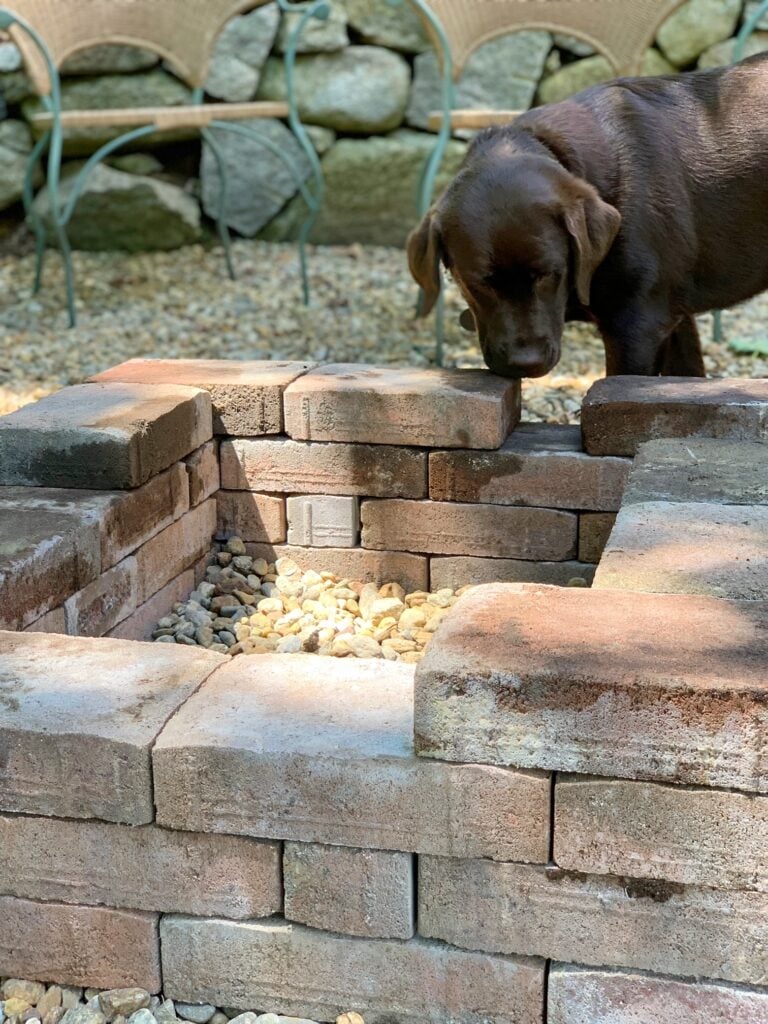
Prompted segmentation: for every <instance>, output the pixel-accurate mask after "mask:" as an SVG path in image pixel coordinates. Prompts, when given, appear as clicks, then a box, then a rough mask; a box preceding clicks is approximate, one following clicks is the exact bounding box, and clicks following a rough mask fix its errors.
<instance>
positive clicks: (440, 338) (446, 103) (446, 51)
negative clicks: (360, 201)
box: [387, 0, 455, 366]
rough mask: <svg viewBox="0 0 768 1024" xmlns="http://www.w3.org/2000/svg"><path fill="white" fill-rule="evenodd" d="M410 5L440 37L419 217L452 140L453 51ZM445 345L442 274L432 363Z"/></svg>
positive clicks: (428, 16) (437, 25) (434, 20)
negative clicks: (438, 110)
mask: <svg viewBox="0 0 768 1024" xmlns="http://www.w3.org/2000/svg"><path fill="white" fill-rule="evenodd" d="M387 2H388V3H389V4H390V5H391V6H392V7H397V6H399V5H400V4H402V2H403V0H387ZM408 2H409V3H410V4H411V6H412V7H415V8H416V9H417V11H418V12H419V13H420V14H421V16H422V17H423V18H424V19H425V20H426V21H427V22H428V23H429V24H430V26H431V28H432V30H433V32H434V35H435V38H436V39H438V40H439V43H440V52H439V53H438V61H439V63H440V65H441V106H442V115H443V119H442V123H441V125H440V131H439V132H438V133H437V139H436V141H435V147H434V149H433V150H432V152H431V153H430V155H429V157H428V158H427V161H426V163H425V164H424V167H423V168H422V172H421V176H420V178H419V184H418V187H417V194H416V208H417V210H418V215H419V217H423V216H424V215H425V214H426V212H427V211H428V210H429V207H430V206H431V204H432V198H433V196H434V192H435V184H436V182H437V176H438V174H439V173H440V167H441V165H442V162H443V158H444V157H445V153H446V150H447V149H448V143H449V142H450V139H451V114H452V112H453V106H454V99H455V87H454V84H453V54H452V52H451V44H450V42H449V40H448V36H447V35H446V32H445V29H444V28H443V26H442V24H441V22H440V19H439V18H438V17H437V15H436V14H435V13H434V11H433V10H432V9H431V8H430V7H429V6H428V4H426V3H425V2H424V0H408ZM422 302H423V293H422V292H419V298H418V302H417V312H418V310H419V309H420V308H421V305H422ZM444 344H445V295H444V288H443V281H442V277H441V278H440V295H439V296H438V300H437V306H436V308H435V362H436V363H437V365H438V366H442V365H443V348H444Z"/></svg>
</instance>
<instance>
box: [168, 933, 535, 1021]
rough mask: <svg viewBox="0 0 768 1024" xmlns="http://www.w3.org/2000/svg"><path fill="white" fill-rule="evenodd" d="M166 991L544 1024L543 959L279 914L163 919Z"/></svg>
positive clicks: (369, 1015) (280, 1004)
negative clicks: (326, 928)
mask: <svg viewBox="0 0 768 1024" xmlns="http://www.w3.org/2000/svg"><path fill="white" fill-rule="evenodd" d="M160 930H161V936H162V956H163V987H164V992H165V995H166V996H169V997H170V998H184V999H190V998H191V999H194V1000H196V1001H201V1002H202V1001H206V1002H211V1003H213V1004H214V1005H218V1006H221V1005H224V1006H228V1005H233V1004H234V1005H239V1006H258V1007H259V1008H260V1009H265V1010H275V1011H280V1012H282V1013H289V1014H296V1015H298V1016H301V1017H311V1018H312V1019H313V1020H318V1019H319V1020H334V1019H335V1018H336V1016H337V1014H340V1013H342V1012H343V1011H344V1010H345V1009H349V1007H350V1005H351V1006H354V1007H355V1008H356V1009H357V1010H358V1011H359V1012H360V1013H362V1014H363V1015H364V1016H365V1021H366V1024H390V1022H392V1021H397V1022H398V1024H449V1022H450V1024H487V1021H490V1020H492V1021H494V1024H540V1021H541V1016H542V1009H543V1001H544V997H543V988H544V969H543V964H542V963H541V962H540V961H534V960H529V959H515V958H512V957H494V956H488V955H487V954H484V953H468V952H464V951H462V950H458V949H449V948H448V947H446V946H443V945H440V944H437V943H432V942H424V941H420V940H417V939H416V940H412V941H410V942H399V941H396V940H387V939H378V940H374V939H359V938H348V937H346V936H341V935H331V934H327V933H324V932H318V931H314V930H311V929H308V928H302V927H300V926H298V925H289V924H285V923H284V922H281V921H280V920H275V921H264V922H258V921H257V922H252V923H245V922H242V923H234V922H225V921H200V920H198V919H195V918H184V917H165V918H163V920H162V923H161V926H160Z"/></svg>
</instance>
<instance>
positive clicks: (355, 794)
mask: <svg viewBox="0 0 768 1024" xmlns="http://www.w3.org/2000/svg"><path fill="white" fill-rule="evenodd" d="M332 668H333V671H332V672H329V671H325V670H324V669H323V667H322V663H318V660H317V657H315V656H313V655H298V654H297V655H291V656H290V657H287V656H285V655H264V656H261V657H258V658H243V659H237V664H232V665H230V666H227V667H226V668H224V669H221V670H220V671H219V672H217V673H216V674H215V675H214V676H211V678H210V679H209V680H208V681H207V682H206V683H205V685H204V686H202V687H201V688H200V690H199V691H198V692H197V693H196V694H195V696H194V697H192V698H191V699H190V700H189V701H188V702H187V703H186V704H185V706H184V707H183V708H181V709H180V711H179V712H178V713H177V714H176V715H175V716H174V717H173V718H172V719H171V721H170V722H169V723H168V725H167V726H166V727H165V729H164V730H163V732H162V733H161V735H160V737H159V739H158V741H157V743H156V744H155V747H154V751H153V764H154V781H155V802H156V805H157V820H158V823H160V824H162V825H165V826H166V827H168V828H175V829H189V830H191V831H196V832H227V833H231V834H239V835H251V836H258V837H266V838H269V839H292V840H295V841H299V842H310V843H330V844H332V845H336V846H347V847H362V848H367V849H382V850H401V851H404V852H421V851H426V852H433V853H437V854H440V855H443V856H462V855H472V854H471V853H470V851H474V855H476V856H481V857H497V858H500V859H507V860H525V861H536V862H538V863H543V862H544V861H546V859H547V856H548V837H549V819H548V814H549V797H550V794H549V781H548V778H547V776H546V775H544V774H543V773H529V772H515V771H506V770H500V769H495V768H486V767H478V766H473V765H446V764H440V763H437V762H435V763H430V762H428V761H422V760H419V759H418V758H416V757H415V756H414V753H413V717H412V716H413V667H412V666H409V665H402V664H398V663H389V662H387V663H382V662H381V661H373V660H357V659H345V660H341V661H336V662H335V663H334V664H333V666H332ZM225 1004H226V1003H225Z"/></svg>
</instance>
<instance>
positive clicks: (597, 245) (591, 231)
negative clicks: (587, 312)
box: [565, 188, 621, 306]
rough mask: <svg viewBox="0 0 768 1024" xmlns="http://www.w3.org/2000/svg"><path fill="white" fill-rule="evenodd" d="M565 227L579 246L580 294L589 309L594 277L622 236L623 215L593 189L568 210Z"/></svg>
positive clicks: (578, 277)
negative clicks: (619, 235) (617, 237)
mask: <svg viewBox="0 0 768 1024" xmlns="http://www.w3.org/2000/svg"><path fill="white" fill-rule="evenodd" d="M565 224H566V227H567V228H568V231H569V232H570V233H571V235H572V236H573V238H574V241H575V242H576V275H575V280H576V294H577V295H578V297H579V302H580V303H581V304H582V305H583V306H588V305H589V292H590V286H591V284H592V275H593V274H594V273H595V271H596V270H597V268H598V267H599V266H600V264H601V263H602V262H603V260H604V259H605V257H606V256H607V255H608V251H609V250H610V248H611V246H612V245H613V243H614V240H615V238H616V235H617V234H618V233H619V228H620V227H621V214H620V213H619V211H618V210H617V209H616V208H615V207H613V206H610V205H609V204H608V203H606V202H604V201H603V200H602V199H601V198H600V196H599V195H598V194H597V192H595V190H594V189H592V188H590V189H589V192H588V193H586V194H584V195H581V196H579V197H578V198H577V199H575V200H574V201H572V202H571V203H570V205H569V206H568V207H566V211H565Z"/></svg>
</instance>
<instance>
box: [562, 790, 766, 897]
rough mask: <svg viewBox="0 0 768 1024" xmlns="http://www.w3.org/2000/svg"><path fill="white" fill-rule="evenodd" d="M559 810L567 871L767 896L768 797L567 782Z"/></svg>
mask: <svg viewBox="0 0 768 1024" xmlns="http://www.w3.org/2000/svg"><path fill="white" fill-rule="evenodd" d="M555 807H556V817H555V830H554V831H555V851H554V859H555V861H556V862H557V864H558V865H559V866H560V867H562V868H567V869H568V870H573V871H584V872H588V873H591V874H611V875H627V876H630V877H632V878H658V879H664V880H666V881H670V882H681V883H684V884H689V885H706V886H711V887H712V888H715V889H755V890H757V891H759V892H768V852H767V851H768V797H762V796H751V795H749V796H748V795H747V794H745V793H734V792H732V791H731V790H724V789H695V788H692V787H688V786H667V785H662V784H660V783H656V782H630V781H627V780H625V779H598V778H591V777H587V778H584V777H582V776H576V775H564V776H558V780H557V788H556V801H555Z"/></svg>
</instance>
